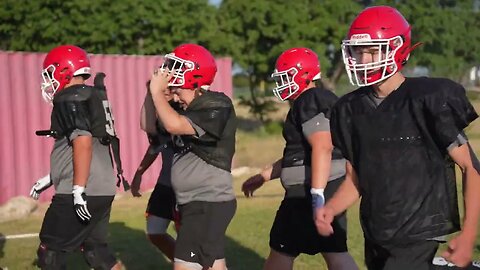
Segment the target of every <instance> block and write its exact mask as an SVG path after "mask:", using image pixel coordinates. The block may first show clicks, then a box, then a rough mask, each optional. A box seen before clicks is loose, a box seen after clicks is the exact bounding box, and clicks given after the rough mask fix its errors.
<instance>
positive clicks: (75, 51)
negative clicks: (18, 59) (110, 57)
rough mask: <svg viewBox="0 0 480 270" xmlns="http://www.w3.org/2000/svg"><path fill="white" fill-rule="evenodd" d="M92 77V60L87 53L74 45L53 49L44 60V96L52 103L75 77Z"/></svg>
mask: <svg viewBox="0 0 480 270" xmlns="http://www.w3.org/2000/svg"><path fill="white" fill-rule="evenodd" d="M79 75H84V76H86V78H88V77H90V60H89V59H88V55H87V53H86V52H85V51H84V50H83V49H81V48H79V47H77V46H73V45H61V46H58V47H55V48H53V49H52V50H51V51H50V52H49V53H48V54H47V56H46V57H45V60H43V71H42V78H43V83H42V96H43V98H44V99H45V100H46V101H47V102H52V100H53V96H54V95H55V93H56V92H57V91H59V90H62V89H63V88H64V87H65V85H67V84H68V83H69V82H70V81H71V80H72V78H73V77H74V76H79Z"/></svg>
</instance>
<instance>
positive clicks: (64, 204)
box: [40, 194, 116, 267]
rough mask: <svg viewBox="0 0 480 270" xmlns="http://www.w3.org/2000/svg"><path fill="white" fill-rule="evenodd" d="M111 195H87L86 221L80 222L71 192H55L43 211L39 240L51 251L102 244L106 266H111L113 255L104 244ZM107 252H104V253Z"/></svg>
mask: <svg viewBox="0 0 480 270" xmlns="http://www.w3.org/2000/svg"><path fill="white" fill-rule="evenodd" d="M113 198H114V196H91V197H87V207H88V211H89V212H90V214H91V215H92V217H91V219H90V221H89V222H88V223H86V222H82V221H81V220H80V218H79V217H78V216H77V215H76V213H75V210H74V208H73V195H71V194H56V195H55V196H54V197H53V198H52V203H51V204H50V207H49V208H48V210H47V212H46V213H45V217H44V219H43V224H42V228H41V230H40V242H41V243H42V244H43V245H44V246H45V247H46V248H47V249H48V250H52V251H62V252H72V251H75V250H78V249H79V248H83V247H86V246H87V247H102V250H103V251H104V254H102V257H103V258H108V259H107V260H108V262H104V263H105V264H106V265H110V266H111V267H113V266H114V265H115V264H116V258H115V256H114V254H113V252H111V251H110V249H109V248H108V245H107V235H108V224H109V219H110V210H111V206H112V202H113ZM105 253H108V254H105Z"/></svg>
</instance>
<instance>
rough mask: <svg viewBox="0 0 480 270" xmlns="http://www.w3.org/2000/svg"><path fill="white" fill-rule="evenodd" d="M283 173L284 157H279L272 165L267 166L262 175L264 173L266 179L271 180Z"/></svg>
mask: <svg viewBox="0 0 480 270" xmlns="http://www.w3.org/2000/svg"><path fill="white" fill-rule="evenodd" d="M281 173H282V159H279V160H277V161H275V162H274V163H272V164H271V165H269V166H267V167H265V168H264V169H263V170H262V172H261V173H260V175H262V177H263V179H265V181H269V180H272V179H276V178H280V175H281Z"/></svg>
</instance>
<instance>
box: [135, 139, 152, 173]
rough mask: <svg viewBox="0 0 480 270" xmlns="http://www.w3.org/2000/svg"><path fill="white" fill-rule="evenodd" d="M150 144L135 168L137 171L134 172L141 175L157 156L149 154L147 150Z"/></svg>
mask: <svg viewBox="0 0 480 270" xmlns="http://www.w3.org/2000/svg"><path fill="white" fill-rule="evenodd" d="M151 147H152V146H149V147H148V149H147V151H146V152H145V155H144V156H143V159H142V161H141V162H140V165H139V166H138V168H137V171H136V172H135V174H139V175H143V173H145V171H146V170H147V169H148V168H150V166H151V165H152V164H153V162H154V161H155V159H156V158H157V156H158V154H150V153H149V150H150V148H151Z"/></svg>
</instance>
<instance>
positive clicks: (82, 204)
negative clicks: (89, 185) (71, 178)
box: [72, 185, 92, 221]
mask: <svg viewBox="0 0 480 270" xmlns="http://www.w3.org/2000/svg"><path fill="white" fill-rule="evenodd" d="M72 194H73V207H74V208H75V212H76V213H77V216H78V217H79V218H80V219H81V220H83V221H89V220H90V218H91V217H92V215H91V214H90V212H88V208H87V200H86V199H87V195H85V187H82V186H79V185H73V189H72Z"/></svg>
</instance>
